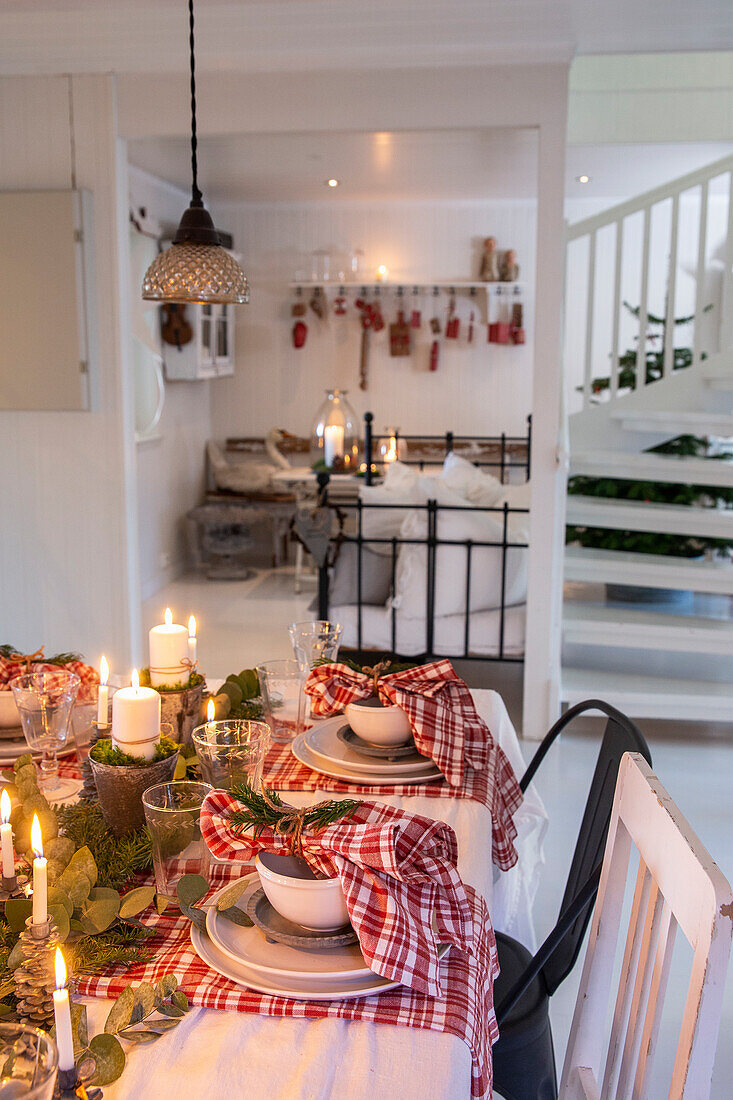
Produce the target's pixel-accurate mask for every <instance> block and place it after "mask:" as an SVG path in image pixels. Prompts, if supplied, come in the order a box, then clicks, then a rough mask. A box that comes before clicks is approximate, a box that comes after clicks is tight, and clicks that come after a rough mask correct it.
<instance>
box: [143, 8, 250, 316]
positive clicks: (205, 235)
mask: <svg viewBox="0 0 733 1100" xmlns="http://www.w3.org/2000/svg"><path fill="white" fill-rule="evenodd" d="M188 22H189V47H190V64H191V176H192V181H191V205H190V206H189V208H188V210H186V211H184V214H183V217H182V218H181V221H180V224H179V226H178V229H177V231H176V235H175V237H174V238H173V244H172V245H171V247H170V248H167V249H166V250H165V251H164V252H161V253H160V254H159V255H158V256H156V258H155V259H154V260H153V262H152V263H151V265H150V267H149V268H148V270H147V271H146V272H145V278H144V279H143V288H142V296H143V298H144V299H146V300H147V301H151V302H211V303H214V304H216V303H220V304H222V305H226V304H228V303H232V302H233V303H242V302H248V301H249V286H248V284H247V276H246V275H245V274H244V272H243V271H242V269H241V267H240V266H239V264H238V263H237V261H236V260H235V259H234V258H233V257H232V256H230V254H229V253H228V252H227V250H226V249H225V248H222V245H221V241H220V240H219V234H218V233H217V231H216V229H215V228H214V223H213V221H212V220H211V215H210V214H209V212H208V210H207V209H206V207H205V206H204V203H203V196H202V194H201V192H200V191H199V187H198V163H197V159H196V145H197V141H196V58H195V56H194V40H193V0H188Z"/></svg>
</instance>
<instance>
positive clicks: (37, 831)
mask: <svg viewBox="0 0 733 1100" xmlns="http://www.w3.org/2000/svg"><path fill="white" fill-rule="evenodd" d="M31 848H32V849H33V854H34V856H35V857H36V859H43V837H42V836H41V823H40V821H39V820H38V814H34V815H33V824H32V825H31Z"/></svg>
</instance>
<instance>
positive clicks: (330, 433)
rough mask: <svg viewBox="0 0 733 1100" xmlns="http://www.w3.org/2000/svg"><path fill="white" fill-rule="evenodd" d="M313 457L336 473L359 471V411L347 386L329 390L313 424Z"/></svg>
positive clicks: (360, 447)
mask: <svg viewBox="0 0 733 1100" xmlns="http://www.w3.org/2000/svg"><path fill="white" fill-rule="evenodd" d="M312 449H313V460H314V462H322V463H323V464H324V465H325V467H326V469H327V470H331V471H333V472H334V473H343V474H349V473H356V471H357V470H358V469H359V462H360V461H361V449H362V441H361V438H360V435H359V426H358V420H357V416H356V413H355V412H354V410H353V409H352V407H351V405H350V404H349V402H348V401H347V400H346V390H326V400H325V401H324V402H323V404H322V405H321V407H320V409H319V410H318V414H317V416H316V420H315V423H314V425H313V439H312Z"/></svg>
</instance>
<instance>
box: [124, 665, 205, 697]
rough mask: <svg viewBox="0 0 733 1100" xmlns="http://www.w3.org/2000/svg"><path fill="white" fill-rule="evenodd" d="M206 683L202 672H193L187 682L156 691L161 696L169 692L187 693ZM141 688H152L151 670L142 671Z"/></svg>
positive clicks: (157, 688)
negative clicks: (190, 689)
mask: <svg viewBox="0 0 733 1100" xmlns="http://www.w3.org/2000/svg"><path fill="white" fill-rule="evenodd" d="M205 682H206V677H205V676H202V675H201V673H200V672H192V673H191V675H190V676H189V678H188V679H187V680H186V681H185V682H183V681H179V682H178V683H177V684H173V686H172V687H171V686H168V685H166V686H165V687H156V689H155V690H156V691H157V692H158V693H159V694H160V695H166V694H167V693H168V692H169V691H187V690H188V689H189V688H195V687H198V686H199V684H203V683H205ZM140 687H151V683H150V669H149V668H141V669H140Z"/></svg>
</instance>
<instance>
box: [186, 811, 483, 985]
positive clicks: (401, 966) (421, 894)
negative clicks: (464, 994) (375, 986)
mask: <svg viewBox="0 0 733 1100" xmlns="http://www.w3.org/2000/svg"><path fill="white" fill-rule="evenodd" d="M244 808H245V807H244V806H243V804H242V803H241V802H237V800H236V799H235V798H233V797H232V796H231V795H230V794H228V793H227V792H226V791H212V792H211V794H209V795H207V796H206V799H205V800H204V804H203V806H202V808H201V818H200V821H201V832H202V835H203V838H204V840H205V841H206V844H207V845H208V847H209V849H210V851H211V853H212V854H213V855H214V856H216V858H217V859H227V858H228V859H238V860H249V859H251V858H252V857H253V855H254V854H255V853H256V852H258V851H260V850H261V849H264V850H267V851H276V852H289V851H290V846H289V843H288V841H287V838H285V837H282V836H280V835H278V834H277V833H274V832H273V831H272V830H271V829H265V830H263V831H262V832H261V833H259V834H258V835H257V836H256V837H255V836H252V835H251V834H249V833H244V832H241V831H240V832H239V833H238V832H237V831H236V828H235V827H234V826H232V822H231V813H232V811H233V810H239V809H241V810H243V809H244ZM303 854H304V856H305V858H306V860H307V861H308V863H309V864H310V865H311V867H312V868H313V870H314V871H316V872H320V873H321V874H324V875H326V876H327V877H329V878H333V877H335V876H336V875H338V877H339V879H340V880H341V886H342V888H343V891H344V897H345V898H346V906H347V908H348V910H349V916H350V918H351V923H352V925H353V926H354V931H355V932H356V934H357V936H358V937H359V943H360V945H361V949H362V952H363V954H364V958H365V959H366V961H367V963H368V964H369V966H370V968H371V969H372V970H374V971H376V973H377V974H381V975H382V977H384V978H389V979H390V980H392V981H399V982H403V983H404V984H405V985H409V986H410V987H411V988H412V989H417V990H419V991H420V992H421V993H427V994H430V995H431V996H433V997H437V996H440V994H441V992H442V990H441V985H440V962H439V960H438V944H440V943H450V944H452V945H453V946H454V947H456V948H458V949H459V950H461V951H466V952H469V953H471V952H472V951H473V920H472V918H471V910H470V907H469V904H468V898H467V896H466V889H465V887H464V885H463V883H462V881H461V877H460V875H459V874H458V870H457V867H456V861H457V859H458V844H457V842H456V835H455V833H454V832H453V830H452V829H451V827H450V825H446V824H445V822H443V821H433V820H432V819H431V818H428V817H420V816H419V815H418V814H410V813H406V812H405V811H404V810H398V809H395V808H394V807H393V806H384V805H381V804H380V803H377V802H362V803H361V804H360V805H359V806H358V807H357V809H356V811H355V813H354V814H353V815H351V816H350V817H348V818H344V819H343V820H342V821H339V822H336V824H334V825H329V826H328V827H327V828H325V829H322V830H321V831H320V832H317V833H316V832H308V833H304V834H303ZM433 914H435V927H434V926H433Z"/></svg>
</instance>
